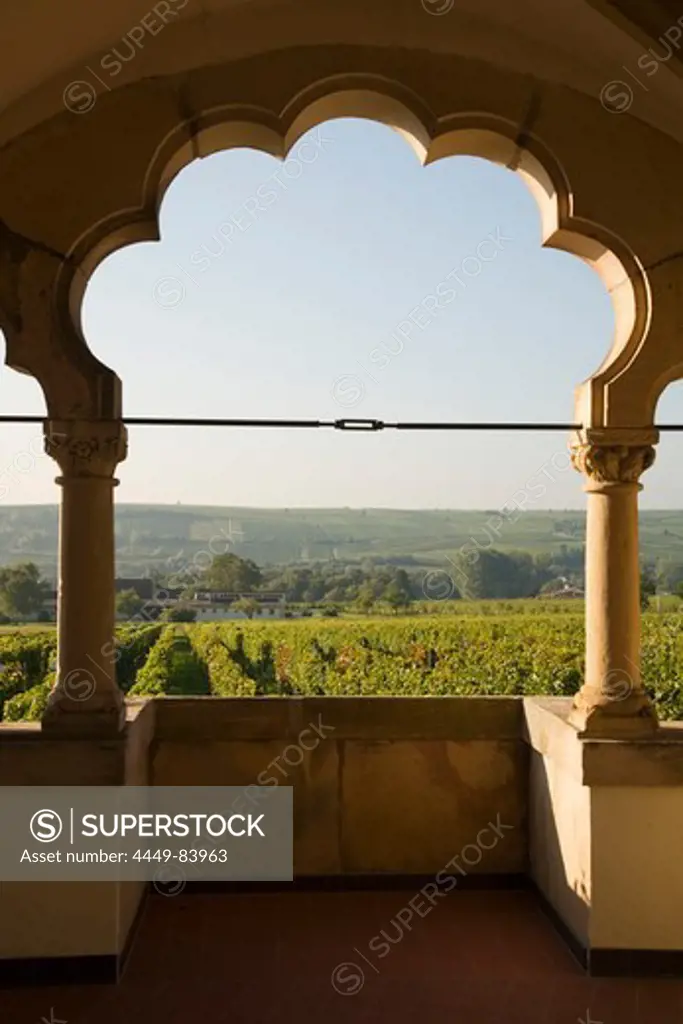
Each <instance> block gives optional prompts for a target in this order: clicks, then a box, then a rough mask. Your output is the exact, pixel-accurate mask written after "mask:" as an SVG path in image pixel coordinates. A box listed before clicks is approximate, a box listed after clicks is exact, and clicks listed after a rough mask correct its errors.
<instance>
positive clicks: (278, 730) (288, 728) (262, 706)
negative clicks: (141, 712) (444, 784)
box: [154, 697, 523, 741]
mask: <svg viewBox="0 0 683 1024" xmlns="http://www.w3.org/2000/svg"><path fill="white" fill-rule="evenodd" d="M154 705H155V707H156V728H155V732H154V739H155V740H160V741H163V740H169V739H185V740H190V739H192V740H201V739H212V740H236V739H243V740H265V739H285V738H293V739H295V738H296V737H297V736H298V735H299V733H300V732H301V731H302V730H304V729H306V728H309V727H311V726H315V725H317V724H319V723H321V722H322V724H323V725H324V726H325V727H328V728H329V729H330V730H331V731H330V732H329V733H328V735H329V736H330V737H331V738H334V739H335V740H345V739H358V740H375V739H376V740H383V739H386V740H392V739H405V740H413V739H415V740H420V739H424V740H430V739H449V740H477V739H489V740H490V739H497V740H498V739H499V740H503V739H510V740H519V739H521V733H522V721H523V719H522V701H521V698H519V697H287V698H279V697H226V698H220V697H189V698H188V697H163V698H161V699H159V700H155V701H154Z"/></svg>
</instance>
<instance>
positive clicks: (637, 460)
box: [571, 443, 655, 484]
mask: <svg viewBox="0 0 683 1024" xmlns="http://www.w3.org/2000/svg"><path fill="white" fill-rule="evenodd" d="M571 459H572V465H573V466H574V468H575V469H577V470H578V471H579V473H583V475H584V476H586V477H588V480H589V481H590V482H592V483H597V484H603V483H609V484H630V483H638V480H639V479H640V477H641V476H642V474H643V473H644V472H645V470H646V469H649V468H650V466H651V465H652V463H653V462H654V461H655V449H654V448H653V447H652V445H639V446H637V447H632V446H630V445H624V444H621V445H600V444H590V443H589V444H583V443H578V444H572V445H571Z"/></svg>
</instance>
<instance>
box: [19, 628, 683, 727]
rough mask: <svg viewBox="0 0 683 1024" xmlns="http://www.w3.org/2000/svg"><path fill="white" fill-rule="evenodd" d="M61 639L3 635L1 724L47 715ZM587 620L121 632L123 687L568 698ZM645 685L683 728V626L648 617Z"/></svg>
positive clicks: (142, 691) (140, 692) (578, 670)
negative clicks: (538, 695)
mask: <svg viewBox="0 0 683 1024" xmlns="http://www.w3.org/2000/svg"><path fill="white" fill-rule="evenodd" d="M55 645H56V636H55V634H54V632H45V633H32V634H19V633H10V634H6V635H4V636H0V663H1V665H2V671H1V674H0V714H1V715H2V717H3V718H4V719H5V720H6V721H21V720H24V719H36V718H39V717H40V714H41V713H42V710H43V708H44V707H45V703H46V701H47V697H48V694H49V691H50V688H51V686H52V684H53V681H54V658H55ZM583 645H584V628H583V616H582V614H581V613H580V612H579V611H578V610H577V611H573V610H572V611H565V612H564V613H563V614H539V615H520V614H517V613H506V612H500V613H499V614H496V615H490V614H489V615H458V616H444V615H439V616H429V615H422V616H414V617H409V616H406V617H396V618H392V619H360V618H357V619H335V620H322V619H313V620H311V619H303V620H295V621H287V620H279V621H276V622H275V621H271V622H247V621H239V622H236V621H231V622H224V623H219V624H211V625H190V626H182V627H181V626H177V625H165V626H160V625H149V626H143V627H122V628H121V629H119V630H118V633H117V638H116V651H115V655H114V660H115V661H116V673H117V678H118V682H119V685H120V686H121V688H122V689H123V690H124V692H126V693H129V694H130V695H131V696H144V695H161V694H184V693H185V694H214V695H216V696H221V697H231V696H252V695H272V696H290V695H294V694H302V695H310V696H321V695H326V694H329V695H363V694H367V695H377V694H385V695H386V694H389V695H391V694H396V695H419V694H424V695H445V694H479V695H482V694H518V695H526V696H529V695H532V694H547V695H552V696H569V695H571V694H573V693H574V692H575V691H576V690H577V689H578V687H579V686H580V684H581V679H582V674H583ZM643 679H644V682H645V685H646V686H647V688H648V690H649V692H650V694H651V695H652V696H653V698H654V700H655V702H656V704H657V708H658V712H659V714H660V716H661V717H662V718H668V719H671V718H683V616H681V615H680V614H678V613H663V614H661V613H660V614H655V613H648V614H646V615H645V616H644V618H643Z"/></svg>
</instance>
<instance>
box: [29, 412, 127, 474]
mask: <svg viewBox="0 0 683 1024" xmlns="http://www.w3.org/2000/svg"><path fill="white" fill-rule="evenodd" d="M44 435H45V451H46V452H47V454H48V455H51V456H52V458H53V459H55V461H56V462H57V463H58V464H59V466H60V468H61V470H62V473H63V474H64V477H65V478H71V479H73V478H79V477H80V478H86V479H87V478H95V479H97V478H100V479H102V478H104V479H113V476H114V472H115V470H116V466H117V465H118V463H119V462H123V460H124V459H125V458H126V455H127V452H128V432H127V430H126V427H125V426H124V424H123V422H122V421H121V420H46V421H45V424H44Z"/></svg>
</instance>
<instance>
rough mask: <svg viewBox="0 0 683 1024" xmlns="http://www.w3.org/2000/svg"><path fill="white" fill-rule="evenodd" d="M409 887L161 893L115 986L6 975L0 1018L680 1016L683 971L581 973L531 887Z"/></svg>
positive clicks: (316, 1020)
mask: <svg viewBox="0 0 683 1024" xmlns="http://www.w3.org/2000/svg"><path fill="white" fill-rule="evenodd" d="M413 896H414V892H413V891H405V892H403V891H398V892H339V893H325V892H291V893H267V894H256V895H246V894H245V895H197V894H191V895H188V894H180V895H177V896H173V897H170V896H169V897H163V896H161V895H155V896H153V897H150V899H149V900H148V903H147V907H146V910H145V913H144V917H143V919H142V922H141V925H140V929H139V932H138V934H137V937H136V940H135V944H134V946H133V950H132V953H131V956H130V960H129V962H128V966H127V968H126V971H125V974H124V976H123V978H122V980H121V982H120V984H119V985H118V986H108V985H104V986H81V987H78V986H69V987H62V988H39V989H38V988H36V989H14V990H5V991H2V992H0V1021H2V1024H44V1022H43V1020H42V1018H44V1021H45V1022H47V1024H51V1022H57V1021H66V1022H67V1024H157V1022H158V1024H195V1022H196V1024H205V1022H207V1024H228V1022H230V1024H239V1022H241V1021H245V1022H254V1024H276V1022H277V1024H289V1022H290V1021H291V1022H296V1024H309V1022H310V1024H346V1022H354V1024H364V1022H372V1024H375V1022H376V1024H384V1022H387V1024H403V1022H406V1021H410V1022H415V1021H417V1022H419V1024H431V1022H432V1021H433V1022H439V1024H441V1022H443V1024H489V1022H500V1024H582V1022H583V1024H598V1022H600V1024H683V980H681V981H678V980H652V979H650V980H646V979H638V978H628V979H624V980H621V979H619V980H617V979H595V978H594V979H591V978H587V977H586V976H585V975H584V973H583V971H582V970H581V968H580V967H579V966H578V965H577V964H576V963H575V961H574V960H573V958H572V956H571V955H570V953H569V952H568V951H567V949H566V947H565V946H564V944H563V942H562V941H561V939H560V938H559V937H558V936H557V935H556V933H555V931H554V930H553V927H552V926H551V924H550V923H549V922H548V921H547V919H546V918H545V917H544V916H543V914H542V912H541V910H540V909H539V908H538V906H537V904H536V902H535V899H534V897H533V895H532V894H531V893H526V892H506V891H500V892H457V893H453V894H451V895H449V896H448V897H447V898H444V899H441V900H440V901H439V902H437V903H435V905H434V908H433V909H432V910H431V911H430V912H429V913H427V914H426V916H424V917H420V916H419V914H417V913H416V914H415V915H414V916H413V917H412V919H409V917H408V915H409V909H408V901H409V900H410V899H411V897H413ZM416 906H417V907H419V909H420V911H421V912H422V913H423V914H425V908H426V907H427V906H428V904H423V903H417V902H416ZM400 911H403V913H402V915H401V917H402V919H403V922H405V923H403V924H402V923H401V918H397V915H398V914H399V912H400ZM382 931H384V932H385V935H382ZM391 940H393V941H391ZM340 965H343V966H340ZM335 986H336V988H335Z"/></svg>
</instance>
